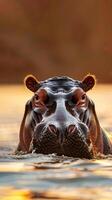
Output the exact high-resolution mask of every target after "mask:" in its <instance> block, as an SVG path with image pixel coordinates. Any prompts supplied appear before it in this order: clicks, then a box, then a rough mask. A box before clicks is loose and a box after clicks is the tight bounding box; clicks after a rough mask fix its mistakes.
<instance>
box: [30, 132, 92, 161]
mask: <svg viewBox="0 0 112 200" xmlns="http://www.w3.org/2000/svg"><path fill="white" fill-rule="evenodd" d="M39 135H41V136H40V137H39ZM30 151H33V152H35V153H43V154H52V153H56V154H57V155H65V156H69V157H77V158H87V159H91V158H93V157H94V151H93V146H92V143H91V141H90V139H87V138H86V137H85V136H84V133H82V131H81V130H78V131H75V132H73V133H72V134H71V135H68V136H67V137H66V138H64V140H63V142H60V141H59V138H58V137H57V134H51V133H50V134H49V131H48V129H46V130H45V129H43V131H42V132H41V134H38V137H36V138H33V140H32V142H31V146H30Z"/></svg>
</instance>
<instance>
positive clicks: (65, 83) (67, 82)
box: [40, 76, 83, 92]
mask: <svg viewBox="0 0 112 200" xmlns="http://www.w3.org/2000/svg"><path fill="white" fill-rule="evenodd" d="M74 87H76V88H79V87H80V88H82V89H83V85H82V82H81V81H78V80H74V79H72V78H69V77H65V76H64V77H63V76H60V77H53V78H49V79H47V80H45V81H41V82H40V88H50V89H51V90H52V91H57V92H58V91H59V90H60V89H62V90H65V91H66V92H68V91H70V90H71V89H72V88H74Z"/></svg>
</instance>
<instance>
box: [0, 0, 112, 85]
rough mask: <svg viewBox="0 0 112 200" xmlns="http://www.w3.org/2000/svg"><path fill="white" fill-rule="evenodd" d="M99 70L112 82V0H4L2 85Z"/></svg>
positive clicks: (0, 6) (0, 4) (0, 13)
mask: <svg viewBox="0 0 112 200" xmlns="http://www.w3.org/2000/svg"><path fill="white" fill-rule="evenodd" d="M28 73H32V74H34V75H35V76H37V77H38V79H39V80H44V79H46V78H49V77H51V76H55V75H67V76H70V77H72V78H74V79H82V78H83V76H84V75H86V74H87V73H92V74H95V75H96V77H97V80H98V82H99V83H111V82H112V1H111V0H107V1H105V0H100V1H97V0H91V1H90V0H85V1H83V0H80V1H79V0H32V1H31V0H19V1H17V0H10V1H9V0H0V83H22V82H23V78H24V76H25V75H26V74H28Z"/></svg>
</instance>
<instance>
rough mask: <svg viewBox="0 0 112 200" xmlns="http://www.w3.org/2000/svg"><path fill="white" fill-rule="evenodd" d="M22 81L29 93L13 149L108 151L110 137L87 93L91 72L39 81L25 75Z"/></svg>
mask: <svg viewBox="0 0 112 200" xmlns="http://www.w3.org/2000/svg"><path fill="white" fill-rule="evenodd" d="M24 83H25V85H26V87H27V88H28V89H29V90H31V91H32V92H33V96H32V98H31V99H30V100H28V101H27V103H26V105H25V112H24V116H23V119H22V122H21V126H20V133H19V144H18V147H17V149H16V152H20V151H22V152H26V153H31V152H35V153H37V154H39V153H42V154H52V153H56V154H57V155H65V156H70V157H78V158H86V159H91V158H94V157H95V156H96V155H97V154H98V153H101V154H105V155H107V154H112V140H111V139H110V137H109V134H108V133H106V132H105V131H104V130H103V129H102V128H101V126H100V124H99V120H98V117H97V114H96V111H95V104H94V102H93V101H92V100H91V99H90V98H89V97H88V96H87V92H88V91H89V90H90V89H92V88H93V87H94V85H95V83H96V79H95V76H94V75H91V74H88V75H86V76H85V77H84V78H83V80H82V81H79V80H74V79H72V78H70V77H65V76H59V77H58V76H57V77H53V78H49V79H47V80H45V81H40V82H39V81H38V80H37V79H36V78H35V77H34V76H33V75H28V76H26V77H25V80H24Z"/></svg>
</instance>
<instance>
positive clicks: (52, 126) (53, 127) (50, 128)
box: [48, 124, 57, 133]
mask: <svg viewBox="0 0 112 200" xmlns="http://www.w3.org/2000/svg"><path fill="white" fill-rule="evenodd" d="M48 130H49V131H50V132H51V133H56V132H57V128H56V127H55V125H53V124H49V126H48Z"/></svg>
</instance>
